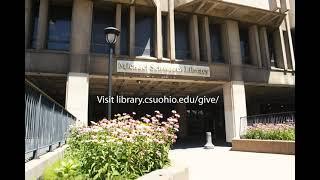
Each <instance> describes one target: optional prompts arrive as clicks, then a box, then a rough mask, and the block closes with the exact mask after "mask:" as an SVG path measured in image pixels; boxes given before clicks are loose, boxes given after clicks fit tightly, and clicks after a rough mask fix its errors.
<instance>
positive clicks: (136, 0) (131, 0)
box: [95, 0, 157, 7]
mask: <svg viewBox="0 0 320 180" xmlns="http://www.w3.org/2000/svg"><path fill="white" fill-rule="evenodd" d="M95 1H96V2H112V3H121V4H129V5H130V4H135V5H142V6H149V7H156V6H157V5H156V4H155V2H154V0H95Z"/></svg>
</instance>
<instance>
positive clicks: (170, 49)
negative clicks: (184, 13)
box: [167, 0, 176, 61]
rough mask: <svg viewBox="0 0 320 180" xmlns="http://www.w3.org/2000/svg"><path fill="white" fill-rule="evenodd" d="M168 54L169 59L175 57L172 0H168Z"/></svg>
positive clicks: (172, 59)
mask: <svg viewBox="0 0 320 180" xmlns="http://www.w3.org/2000/svg"><path fill="white" fill-rule="evenodd" d="M168 6H169V7H168V8H169V9H168V18H167V19H168V28H169V33H168V37H169V41H168V46H167V47H168V56H169V58H170V60H171V61H174V60H175V59H176V47H175V35H174V0H168Z"/></svg>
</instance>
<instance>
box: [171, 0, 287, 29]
mask: <svg viewBox="0 0 320 180" xmlns="http://www.w3.org/2000/svg"><path fill="white" fill-rule="evenodd" d="M175 10H176V11H180V12H187V13H195V14H201V15H207V16H216V17H221V18H228V19H234V20H238V21H242V22H247V23H253V24H258V25H262V26H271V27H279V26H280V24H281V22H282V21H283V19H284V17H285V14H284V13H280V12H273V11H268V10H265V9H259V8H255V7H250V6H244V5H239V4H234V3H230V2H225V1H218V0H180V1H175Z"/></svg>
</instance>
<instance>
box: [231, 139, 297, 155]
mask: <svg viewBox="0 0 320 180" xmlns="http://www.w3.org/2000/svg"><path fill="white" fill-rule="evenodd" d="M231 150H233V151H248V152H261V153H275V154H291V155H294V154H295V141H282V140H261V139H233V140H232V148H231Z"/></svg>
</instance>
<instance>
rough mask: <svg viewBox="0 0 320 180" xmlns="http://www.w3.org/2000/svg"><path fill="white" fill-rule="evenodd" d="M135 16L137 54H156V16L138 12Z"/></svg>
mask: <svg viewBox="0 0 320 180" xmlns="http://www.w3.org/2000/svg"><path fill="white" fill-rule="evenodd" d="M135 18H136V19H135V20H136V22H135V54H136V56H154V39H153V38H154V35H153V34H154V26H155V24H154V16H153V15H147V14H136V17H135Z"/></svg>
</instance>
